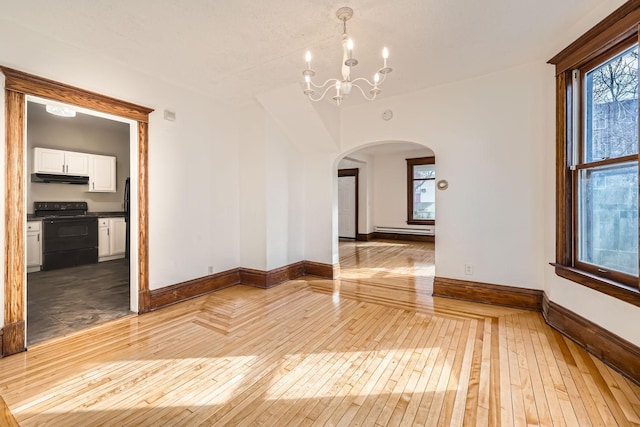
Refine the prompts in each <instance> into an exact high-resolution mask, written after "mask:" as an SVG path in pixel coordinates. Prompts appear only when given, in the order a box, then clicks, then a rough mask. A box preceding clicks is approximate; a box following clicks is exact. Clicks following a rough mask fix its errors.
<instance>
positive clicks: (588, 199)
mask: <svg viewBox="0 0 640 427" xmlns="http://www.w3.org/2000/svg"><path fill="white" fill-rule="evenodd" d="M579 188H580V190H579V191H580V192H579V194H578V197H579V204H580V209H579V211H580V212H579V218H578V224H579V225H578V228H579V233H578V234H579V236H578V239H579V240H578V242H579V245H578V247H579V250H578V252H579V253H578V259H579V260H580V261H583V262H586V263H589V264H594V265H597V266H599V267H602V268H605V269H607V270H615V271H619V272H623V273H627V274H631V275H633V276H637V275H638V166H637V164H634V163H625V164H622V165H615V166H607V167H600V168H594V169H588V170H582V171H580V174H579Z"/></svg>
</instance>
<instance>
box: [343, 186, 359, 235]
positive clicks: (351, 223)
mask: <svg viewBox="0 0 640 427" xmlns="http://www.w3.org/2000/svg"><path fill="white" fill-rule="evenodd" d="M356 232H357V231H356V177H355V176H341V177H338V236H339V237H347V238H351V239H355V238H356Z"/></svg>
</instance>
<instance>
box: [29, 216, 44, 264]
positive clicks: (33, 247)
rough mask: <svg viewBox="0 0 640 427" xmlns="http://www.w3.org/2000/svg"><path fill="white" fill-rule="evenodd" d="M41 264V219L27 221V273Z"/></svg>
mask: <svg viewBox="0 0 640 427" xmlns="http://www.w3.org/2000/svg"><path fill="white" fill-rule="evenodd" d="M41 265H42V221H27V273H33V272H34V271H40V266H41Z"/></svg>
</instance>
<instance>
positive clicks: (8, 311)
mask: <svg viewBox="0 0 640 427" xmlns="http://www.w3.org/2000/svg"><path fill="white" fill-rule="evenodd" d="M0 72H2V73H3V74H4V76H5V82H4V84H5V95H6V99H5V114H6V142H5V157H6V158H5V270H4V323H5V324H4V327H3V330H2V331H1V332H2V334H1V336H2V338H1V342H0V343H1V344H2V345H1V346H0V347H2V348H1V349H0V353H1V354H2V355H5V356H6V355H10V354H14V353H17V352H20V351H24V350H25V319H26V304H25V288H26V283H25V265H24V254H25V250H24V249H25V248H24V245H25V241H24V239H25V235H24V226H25V224H24V223H25V219H26V216H25V212H24V204H25V201H24V194H23V192H24V182H25V171H24V148H25V147H24V135H25V96H26V95H34V96H38V97H41V98H46V99H51V100H55V101H60V102H64V103H66V104H71V105H76V106H79V107H83V108H88V109H91V110H95V111H100V112H103V113H107V114H113V115H115V116H119V117H123V118H126V119H130V120H135V121H137V122H138V159H139V161H138V168H139V170H138V212H139V218H138V220H139V222H138V230H139V240H138V263H139V265H138V272H139V273H138V290H139V294H138V309H139V310H140V312H141V313H144V312H146V311H149V306H150V301H149V252H148V243H149V239H148V233H149V230H148V227H149V204H148V192H149V191H148V185H149V183H148V160H147V155H148V133H149V125H148V122H149V114H150V113H151V112H153V109H151V108H147V107H143V106H140V105H136V104H132V103H130V102H126V101H121V100H119V99H116V98H111V97H108V96H105V95H101V94H98V93H94V92H89V91H86V90H84V89H80V88H77V87H74V86H69V85H66V84H64V83H59V82H56V81H53V80H48V79H44V78H42V77H39V76H34V75H32V74H27V73H24V72H22V71H18V70H14V69H11V68H7V67H3V66H1V65H0Z"/></svg>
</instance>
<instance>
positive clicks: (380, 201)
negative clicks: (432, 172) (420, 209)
mask: <svg viewBox="0 0 640 427" xmlns="http://www.w3.org/2000/svg"><path fill="white" fill-rule="evenodd" d="M427 156H433V152H432V151H431V150H429V149H426V148H425V149H424V150H416V151H396V152H390V153H386V154H377V155H375V156H373V164H374V171H375V172H374V173H373V176H372V181H373V209H372V213H373V226H374V227H376V226H378V227H400V228H403V227H411V228H425V227H426V226H420V225H408V224H407V160H406V159H411V158H416V157H427ZM437 160H438V159H437V158H436V162H437ZM437 167H438V165H437V163H436V174H437ZM436 176H437V175H436ZM437 220H438V206H437V205H436V226H437ZM436 230H437V227H436ZM436 233H437V232H436Z"/></svg>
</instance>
